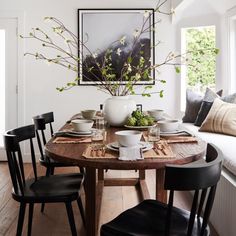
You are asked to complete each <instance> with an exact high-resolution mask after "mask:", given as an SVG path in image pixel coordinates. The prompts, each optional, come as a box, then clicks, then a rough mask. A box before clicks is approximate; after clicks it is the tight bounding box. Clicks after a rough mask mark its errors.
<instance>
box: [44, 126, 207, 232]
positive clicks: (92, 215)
mask: <svg viewBox="0 0 236 236" xmlns="http://www.w3.org/2000/svg"><path fill="white" fill-rule="evenodd" d="M69 126H70V124H68V123H66V124H65V125H64V126H63V127H62V128H61V130H63V129H67V128H68V127H69ZM124 129H125V128H124V127H109V128H107V129H106V132H107V138H106V143H112V142H114V141H116V135H115V132H116V131H120V130H124ZM54 140H55V137H53V138H52V139H51V140H49V142H48V143H47V144H46V145H45V154H46V155H47V156H48V157H50V158H53V159H55V160H57V161H62V162H68V163H73V164H75V165H78V166H80V167H84V169H85V180H84V189H85V217H86V235H87V236H96V235H97V234H98V222H99V216H100V209H101V200H102V194H103V188H104V187H106V186H136V187H137V189H138V190H139V191H140V193H141V197H142V199H143V200H144V199H150V194H149V191H148V187H147V184H146V181H145V174H146V172H145V171H146V170H149V169H154V170H155V172H156V174H155V176H156V186H155V189H156V195H155V198H156V199H157V200H159V201H162V202H167V191H166V190H165V189H164V176H165V166H166V165H167V164H181V165H182V164H187V163H190V162H193V161H197V160H199V159H201V158H203V157H204V155H205V152H206V143H205V142H204V141H203V140H201V139H197V140H196V141H195V142H172V143H171V142H169V147H170V148H171V150H172V152H173V154H174V157H172V158H165V157H160V158H153V157H150V158H149V157H148V156H146V157H145V158H144V159H141V160H132V161H123V160H119V159H118V158H110V157H107V158H101V157H95V158H86V157H85V156H84V152H85V150H86V149H87V148H88V146H89V145H90V143H87V142H81V143H55V142H54ZM105 170H136V171H138V177H136V178H104V171H105Z"/></svg>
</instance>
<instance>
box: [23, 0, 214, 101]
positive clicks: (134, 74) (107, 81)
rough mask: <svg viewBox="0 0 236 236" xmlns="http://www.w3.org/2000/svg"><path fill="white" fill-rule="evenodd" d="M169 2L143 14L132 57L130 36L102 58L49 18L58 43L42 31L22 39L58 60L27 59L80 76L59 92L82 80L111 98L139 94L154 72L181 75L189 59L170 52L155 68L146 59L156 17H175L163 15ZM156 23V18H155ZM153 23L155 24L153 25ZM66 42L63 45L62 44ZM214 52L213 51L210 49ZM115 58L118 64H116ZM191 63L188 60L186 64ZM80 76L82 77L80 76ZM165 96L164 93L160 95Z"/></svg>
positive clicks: (40, 56) (37, 55)
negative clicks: (171, 69)
mask: <svg viewBox="0 0 236 236" xmlns="http://www.w3.org/2000/svg"><path fill="white" fill-rule="evenodd" d="M167 1H168V0H164V1H161V0H159V1H158V3H157V5H156V8H155V10H154V11H148V10H147V11H145V12H144V14H143V22H142V25H141V26H140V28H138V29H134V31H133V34H132V37H133V39H132V42H131V50H130V51H129V53H127V54H124V52H123V51H122V47H123V46H124V45H126V44H127V39H126V38H127V36H126V35H123V36H122V37H121V38H120V39H118V40H117V41H115V42H113V43H112V44H111V46H110V47H108V49H107V50H105V51H103V52H100V51H99V52H100V56H98V53H97V52H92V51H90V49H89V48H88V47H87V45H86V43H87V42H88V40H89V35H87V39H86V40H85V41H84V42H83V41H81V40H80V39H79V37H78V36H76V35H75V34H74V33H73V32H72V31H71V30H70V29H68V28H67V27H66V26H65V25H64V24H63V23H62V22H61V21H60V20H58V19H57V18H55V17H45V20H46V21H49V22H50V23H51V24H52V25H53V26H52V27H51V30H52V32H53V34H54V36H55V35H57V36H58V37H57V40H55V39H53V37H52V36H50V35H49V34H48V33H46V32H45V31H44V30H42V29H40V28H33V29H32V31H31V32H30V34H29V36H21V38H24V39H35V40H37V41H39V42H40V43H41V45H42V47H43V48H49V49H51V50H52V51H53V52H54V53H55V56H53V57H52V56H47V55H46V54H43V53H39V52H35V53H31V52H27V53H25V55H30V56H33V57H35V59H36V60H43V61H46V62H47V63H53V64H57V65H60V66H63V67H65V68H67V69H69V70H72V71H74V72H75V73H76V77H75V79H74V80H72V81H71V82H68V83H67V84H66V85H65V86H63V87H60V88H57V90H59V91H64V90H68V89H70V88H72V87H74V86H76V85H78V81H79V80H81V79H82V78H83V79H85V80H86V81H93V82H94V83H95V85H96V86H97V88H98V89H99V90H101V91H103V92H106V93H108V94H111V95H113V96H117V95H119V96H125V95H129V94H130V95H133V94H136V92H135V86H137V85H138V84H139V83H140V81H141V82H142V81H153V80H155V78H152V77H151V72H152V71H154V70H155V71H159V68H160V67H161V66H164V65H171V66H174V67H175V70H176V72H177V73H179V72H180V69H179V66H180V65H181V64H182V63H183V58H187V56H186V55H176V54H174V53H173V52H170V53H169V54H168V55H167V57H166V58H165V59H164V61H163V62H161V63H159V64H154V65H153V64H151V61H150V60H149V59H150V58H149V59H148V60H147V58H146V57H145V56H144V53H145V50H144V47H145V43H143V42H142V36H143V35H144V34H145V33H149V32H154V31H155V29H156V25H157V24H158V23H160V22H161V21H160V20H156V21H155V20H154V22H152V21H151V19H152V18H153V16H154V14H165V15H171V14H172V12H163V11H162V10H161V8H162V6H163V5H164V4H165V3H166V2H167ZM154 19H155V17H154ZM149 22H152V24H149ZM62 42H63V43H62ZM159 44H160V41H157V42H154V45H150V43H149V48H148V50H149V51H151V49H153V50H155V47H156V46H158V45H159ZM209 50H212V49H209ZM83 52H86V54H87V56H86V57H85V59H84V60H83V61H81V59H80V58H82V57H81V55H82V53H83ZM114 54H115V55H116V60H114ZM121 57H122V64H121V66H120V71H119V77H117V74H116V73H115V69H114V67H115V64H114V63H117V61H118V62H119V61H120V60H121ZM186 61H187V60H185V62H186ZM78 74H79V76H78ZM156 81H157V82H160V83H165V82H166V81H165V80H156ZM152 87H153V86H152V85H146V86H144V87H143V92H142V93H141V94H142V95H143V96H151V94H153V92H152V93H149V92H148V90H150V89H152ZM154 93H159V94H160V96H161V97H162V96H163V90H161V91H156V92H154Z"/></svg>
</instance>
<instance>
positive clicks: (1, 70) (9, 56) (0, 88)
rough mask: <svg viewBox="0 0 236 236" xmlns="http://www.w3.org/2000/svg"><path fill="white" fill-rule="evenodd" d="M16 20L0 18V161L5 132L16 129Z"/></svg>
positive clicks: (0, 159) (3, 155)
mask: <svg viewBox="0 0 236 236" xmlns="http://www.w3.org/2000/svg"><path fill="white" fill-rule="evenodd" d="M17 37H18V36H17V19H16V18H0V161H2V160H6V155H5V150H4V145H3V137H2V134H3V133H4V132H5V130H8V129H12V128H15V127H17V120H18V117H17V114H18V111H17V81H18V78H17V76H18V68H17V55H18V53H17V49H18V47H17V41H18V40H17Z"/></svg>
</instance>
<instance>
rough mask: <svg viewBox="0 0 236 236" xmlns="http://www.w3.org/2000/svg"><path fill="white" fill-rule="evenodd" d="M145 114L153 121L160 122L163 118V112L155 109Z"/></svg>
mask: <svg viewBox="0 0 236 236" xmlns="http://www.w3.org/2000/svg"><path fill="white" fill-rule="evenodd" d="M147 112H148V114H149V115H150V116H151V117H153V118H154V119H155V121H158V120H161V119H162V117H163V113H164V111H163V110H156V109H153V110H149V111H147Z"/></svg>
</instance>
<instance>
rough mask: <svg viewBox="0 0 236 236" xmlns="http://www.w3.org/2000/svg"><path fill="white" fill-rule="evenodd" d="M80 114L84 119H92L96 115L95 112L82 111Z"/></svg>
mask: <svg viewBox="0 0 236 236" xmlns="http://www.w3.org/2000/svg"><path fill="white" fill-rule="evenodd" d="M81 114H82V116H83V118H84V119H89V120H90V119H93V118H94V116H95V115H96V110H83V111H81Z"/></svg>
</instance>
